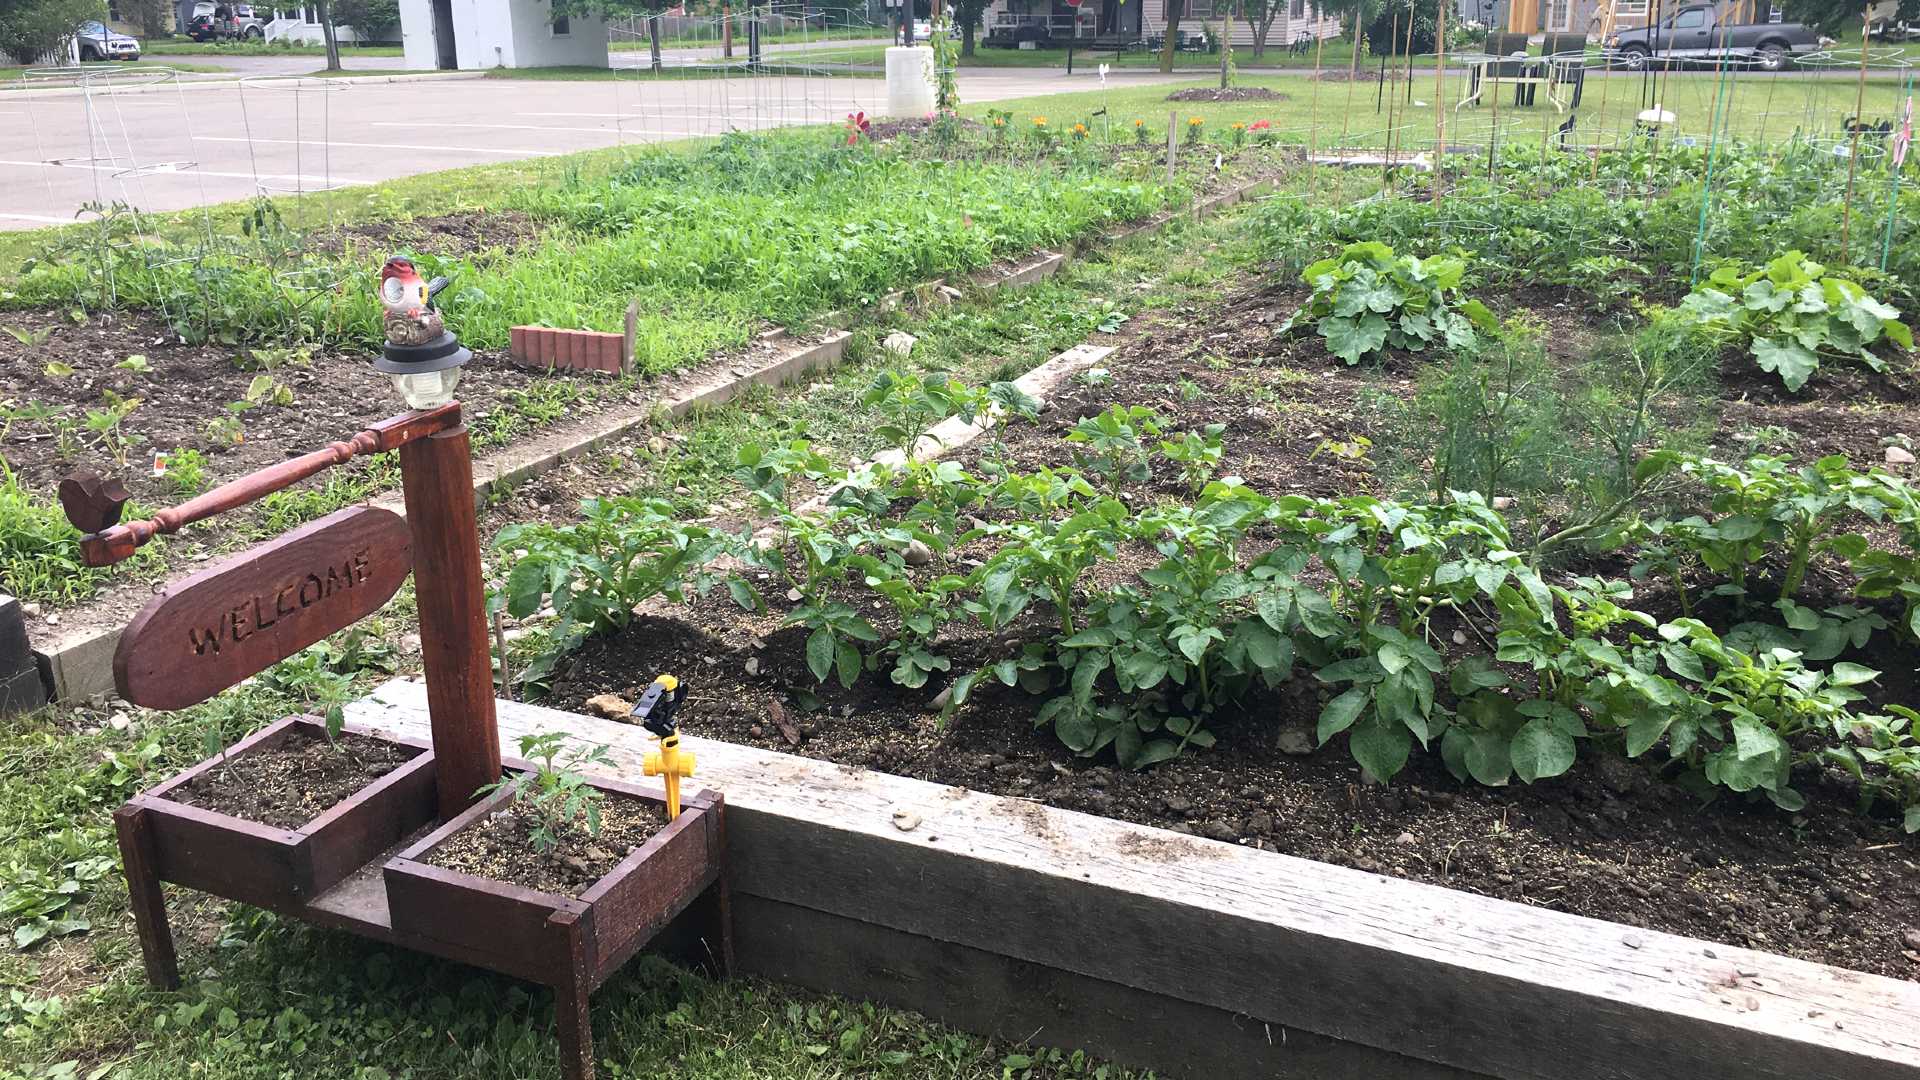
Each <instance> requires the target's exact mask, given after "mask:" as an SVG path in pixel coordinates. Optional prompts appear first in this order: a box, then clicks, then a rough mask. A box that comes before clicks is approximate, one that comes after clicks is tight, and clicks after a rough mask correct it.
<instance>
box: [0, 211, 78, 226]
mask: <svg viewBox="0 0 1920 1080" xmlns="http://www.w3.org/2000/svg"><path fill="white" fill-rule="evenodd" d="M0 218H4V219H6V220H8V221H33V222H38V223H40V224H43V225H71V224H73V223H74V222H75V221H78V220H80V219H79V218H77V217H47V216H46V215H44V214H16V213H14V212H13V211H11V210H0Z"/></svg>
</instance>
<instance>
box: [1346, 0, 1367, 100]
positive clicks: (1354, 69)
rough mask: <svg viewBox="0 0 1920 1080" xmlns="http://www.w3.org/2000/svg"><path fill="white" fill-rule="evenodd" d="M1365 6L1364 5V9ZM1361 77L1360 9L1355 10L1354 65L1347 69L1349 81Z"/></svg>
mask: <svg viewBox="0 0 1920 1080" xmlns="http://www.w3.org/2000/svg"><path fill="white" fill-rule="evenodd" d="M1364 6H1365V5H1362V7H1364ZM1359 77H1360V8H1354V9H1353V64H1352V66H1350V67H1349V68H1347V81H1348V82H1352V81H1353V80H1354V79H1357V78H1359Z"/></svg>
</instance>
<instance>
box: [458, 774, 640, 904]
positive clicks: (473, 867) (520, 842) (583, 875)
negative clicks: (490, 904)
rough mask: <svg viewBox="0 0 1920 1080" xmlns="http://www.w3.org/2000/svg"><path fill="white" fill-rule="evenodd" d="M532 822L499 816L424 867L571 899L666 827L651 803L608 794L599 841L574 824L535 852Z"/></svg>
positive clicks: (462, 835) (466, 832)
mask: <svg viewBox="0 0 1920 1080" xmlns="http://www.w3.org/2000/svg"><path fill="white" fill-rule="evenodd" d="M534 826H535V822H534V820H533V818H532V817H531V816H529V815H527V814H524V813H516V812H514V811H513V810H510V809H509V810H501V811H498V812H496V813H493V814H489V815H488V816H486V817H484V818H482V819H480V820H479V821H476V822H474V823H473V824H472V825H469V826H467V827H466V828H464V829H461V830H460V831H459V832H457V833H454V834H453V835H452V836H449V837H447V838H446V839H445V840H443V841H441V842H440V844H439V845H438V846H436V847H435V848H434V849H433V850H432V851H429V852H427V854H426V858H425V860H424V861H426V862H427V863H429V864H431V865H433V866H439V867H443V868H445V869H448V870H458V871H460V872H461V873H465V874H472V875H474V876H475V877H483V878H488V879H490V880H493V881H504V882H507V883H508V884H511V885H521V886H524V887H526V888H529V889H535V890H538V891H540V892H547V893H557V894H558V895H561V896H577V895H579V894H580V893H583V892H585V891H587V890H588V889H590V888H592V887H593V884H594V883H595V882H597V881H599V880H600V879H601V878H603V877H605V876H606V875H607V873H608V872H609V871H611V870H612V869H613V868H614V867H615V866H618V865H619V864H620V860H622V859H624V858H626V857H627V856H628V855H630V854H632V853H633V851H634V849H635V848H638V847H639V846H640V845H642V844H644V843H646V842H647V841H648V840H649V839H651V838H652V837H653V835H654V834H655V833H657V832H659V831H660V830H661V829H664V828H666V827H667V822H666V817H665V815H663V814H662V813H661V812H660V810H659V808H658V807H656V806H655V805H654V804H653V803H650V802H644V801H642V800H640V799H632V798H628V797H626V796H624V795H616V794H609V795H607V796H606V797H604V798H602V799H601V800H600V832H599V835H597V836H596V835H592V834H590V833H588V831H587V828H586V822H585V821H584V820H581V821H577V822H575V823H574V825H572V826H571V827H569V828H567V829H566V830H564V831H563V832H562V833H561V834H560V840H559V843H558V844H556V845H555V846H554V847H553V848H552V849H550V850H548V851H545V852H541V851H538V850H536V849H535V847H534V843H533V830H534Z"/></svg>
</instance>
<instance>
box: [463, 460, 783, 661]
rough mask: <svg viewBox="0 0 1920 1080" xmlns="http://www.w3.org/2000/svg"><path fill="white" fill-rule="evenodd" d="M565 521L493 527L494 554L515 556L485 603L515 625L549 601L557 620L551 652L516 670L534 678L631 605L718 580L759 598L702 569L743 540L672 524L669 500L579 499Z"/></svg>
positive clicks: (737, 581) (743, 598)
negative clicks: (575, 515) (571, 520)
mask: <svg viewBox="0 0 1920 1080" xmlns="http://www.w3.org/2000/svg"><path fill="white" fill-rule="evenodd" d="M580 514H581V520H580V521H579V522H578V523H576V524H572V525H561V526H555V525H548V524H545V523H543V522H519V523H515V524H512V525H509V526H507V527H506V528H504V529H501V530H500V533H499V535H498V536H497V537H496V538H495V540H494V547H495V549H496V550H502V551H509V552H524V554H518V555H517V556H516V559H515V562H514V564H513V569H512V571H511V572H510V573H508V575H507V580H506V583H505V588H504V590H503V591H501V592H497V593H495V594H494V595H493V596H492V597H490V598H489V606H491V607H494V608H504V609H505V610H506V612H507V613H508V614H509V615H512V616H513V617H514V618H516V619H525V618H528V617H530V616H532V615H534V614H535V613H537V612H538V611H539V610H540V608H541V606H542V604H543V603H544V602H545V601H546V600H547V599H548V598H549V597H551V599H552V604H553V610H554V612H555V613H556V614H557V615H558V616H559V620H558V623H557V624H556V625H555V627H554V628H553V631H552V634H551V639H552V641H553V642H554V646H553V648H552V649H551V650H549V651H547V652H546V653H544V654H543V655H542V656H541V657H540V658H539V659H538V660H536V661H535V662H534V663H533V664H531V665H529V667H528V669H527V671H526V672H524V673H523V676H522V681H526V682H538V681H539V680H541V679H543V678H545V677H546V676H547V674H549V673H550V672H551V671H552V668H553V663H554V662H555V661H556V660H558V658H559V657H560V656H561V655H563V654H564V653H565V652H566V651H567V650H569V649H571V648H572V647H573V646H574V644H576V643H577V642H578V641H579V640H580V639H581V638H583V637H585V636H587V635H590V634H603V633H608V632H611V631H613V630H617V629H619V628H621V627H624V626H626V625H627V624H628V623H629V622H631V621H632V619H633V609H634V608H635V607H637V606H639V605H640V604H641V603H642V602H643V601H645V600H648V599H651V598H653V597H665V598H667V599H669V600H672V601H674V602H676V603H684V602H685V601H686V600H687V599H688V596H689V594H690V593H692V594H698V595H701V596H705V595H706V594H707V593H708V592H709V591H710V590H711V589H712V588H713V586H714V585H716V584H720V583H722V582H724V583H725V585H726V587H727V590H728V592H729V593H730V594H732V596H733V597H734V599H735V600H736V601H737V602H739V603H740V604H741V605H742V606H744V607H755V606H757V605H758V603H759V598H758V597H757V596H756V595H755V594H754V592H753V589H752V587H751V586H749V585H748V584H747V582H746V581H745V580H744V579H742V578H741V577H739V576H738V575H735V574H731V573H724V572H720V571H717V570H715V569H714V568H713V566H712V564H713V563H714V561H715V560H716V559H718V558H719V557H720V556H721V555H723V554H727V553H730V552H737V551H739V550H740V549H741V548H743V547H745V546H747V540H746V538H745V537H740V536H734V535H732V534H728V533H724V532H720V531H716V530H713V529H709V528H706V527H705V526H701V525H692V524H687V523H684V522H682V521H681V520H680V516H679V515H678V514H676V513H675V512H674V509H673V506H672V504H670V503H667V502H665V501H661V500H646V499H633V498H612V499H588V500H586V501H585V502H583V503H581V505H580Z"/></svg>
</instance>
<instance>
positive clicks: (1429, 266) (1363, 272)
mask: <svg viewBox="0 0 1920 1080" xmlns="http://www.w3.org/2000/svg"><path fill="white" fill-rule="evenodd" d="M1466 272H1467V266H1466V263H1464V262H1462V261H1461V260H1459V259H1456V258H1453V257H1451V256H1442V255H1435V256H1430V257H1428V258H1425V259H1422V258H1419V257H1417V256H1413V255H1395V254H1394V253H1393V249H1392V248H1391V247H1388V246H1387V245H1386V244H1383V243H1380V242H1378V241H1362V242H1360V243H1355V244H1348V245H1347V247H1346V249H1345V250H1343V251H1341V253H1340V254H1339V255H1336V256H1334V257H1332V258H1330V259H1322V260H1320V261H1319V262H1316V263H1314V264H1312V265H1311V266H1308V267H1307V268H1306V269H1305V270H1303V271H1302V272H1301V274H1300V277H1301V280H1303V281H1305V282H1306V283H1307V284H1308V285H1310V286H1312V288H1313V295H1312V296H1311V297H1309V298H1308V300H1307V302H1306V303H1305V304H1304V305H1302V306H1301V308H1300V310H1298V311H1296V312H1294V313H1293V314H1292V315H1291V316H1289V317H1288V318H1287V321H1286V322H1284V323H1282V324H1280V328H1279V330H1278V331H1277V332H1278V333H1280V334H1286V333H1288V332H1289V331H1291V330H1292V329H1293V328H1294V326H1295V325H1296V324H1298V323H1301V322H1303V321H1311V322H1312V323H1313V327H1314V330H1315V331H1317V332H1318V333H1319V335H1320V336H1321V337H1323V338H1325V339H1326V341H1327V351H1328V352H1330V353H1332V354H1333V355H1335V356H1337V357H1339V358H1340V359H1342V360H1344V361H1346V362H1347V363H1348V364H1357V363H1359V362H1360V361H1361V360H1362V359H1365V358H1366V357H1369V356H1374V355H1377V354H1378V353H1380V352H1381V351H1382V350H1384V349H1405V350H1408V351H1411V352H1420V351H1423V350H1425V349H1426V348H1427V347H1428V346H1432V345H1446V346H1450V347H1456V348H1457V347H1462V346H1465V345H1467V344H1468V343H1470V342H1471V341H1472V340H1473V335H1474V328H1475V327H1476V326H1478V327H1481V328H1483V329H1489V330H1490V329H1492V328H1493V327H1494V326H1495V325H1496V320H1495V319H1494V317H1493V313H1492V312H1491V311H1488V310H1487V308H1486V305H1484V304H1482V303H1480V302H1479V301H1478V300H1466V301H1462V302H1459V303H1455V302H1454V301H1453V299H1452V298H1451V297H1450V296H1449V295H1448V294H1449V293H1450V292H1451V291H1452V290H1454V289H1456V288H1458V287H1459V285H1460V281H1461V279H1462V278H1463V277H1465V276H1466Z"/></svg>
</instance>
